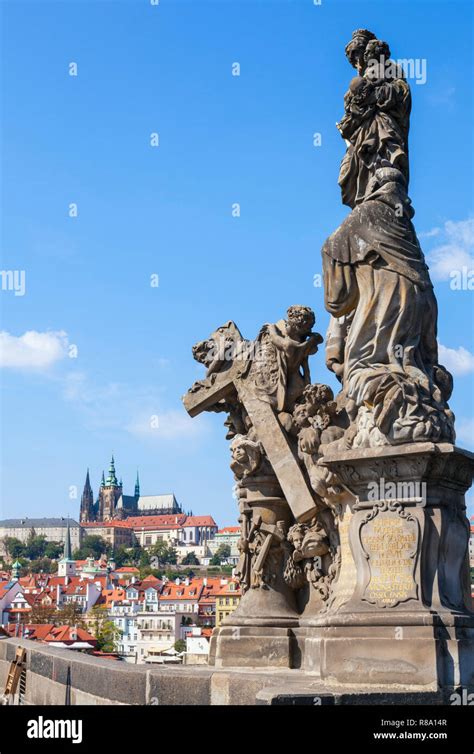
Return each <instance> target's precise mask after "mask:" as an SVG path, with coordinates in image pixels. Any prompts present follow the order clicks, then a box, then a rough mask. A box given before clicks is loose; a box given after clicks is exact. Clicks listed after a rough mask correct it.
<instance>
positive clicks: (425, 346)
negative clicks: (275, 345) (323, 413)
mask: <svg viewBox="0 0 474 754" xmlns="http://www.w3.org/2000/svg"><path fill="white" fill-rule="evenodd" d="M389 54H390V52H389V49H388V45H386V43H385V42H381V41H380V40H377V39H375V36H374V35H373V34H372V33H371V32H368V31H366V30H358V31H356V32H354V34H353V39H352V40H351V42H350V43H349V44H348V46H347V47H346V55H347V56H348V59H349V61H350V62H351V64H352V65H354V67H356V68H357V70H358V72H359V74H360V75H359V77H358V78H357V79H353V80H352V82H351V84H350V88H349V92H348V93H347V94H346V96H345V111H346V113H345V115H344V117H343V119H342V121H341V122H340V124H339V129H340V131H341V134H342V135H343V136H344V138H345V139H346V141H347V144H348V147H347V151H346V155H345V157H344V159H343V163H342V166H341V173H340V177H339V183H340V186H341V192H342V200H343V202H344V203H345V204H348V205H349V206H350V207H351V208H352V212H351V213H350V215H348V217H346V219H345V220H344V222H343V223H342V225H341V226H340V227H339V228H338V229H337V230H336V231H334V233H333V234H332V235H331V236H330V237H329V238H328V239H327V241H326V242H325V244H324V246H323V249H322V258H323V272H324V290H325V305H326V309H327V310H328V311H329V312H330V314H331V315H332V320H331V323H330V326H329V330H328V337H327V365H328V366H329V368H330V369H332V370H333V371H334V373H335V374H336V376H337V377H338V379H339V380H341V382H342V391H343V395H344V400H345V407H346V410H347V414H348V415H349V418H350V421H351V426H350V427H349V428H348V430H347V432H346V434H345V437H344V440H343V441H342V444H343V445H344V446H345V447H363V446H369V447H375V446H378V445H385V444H398V443H404V442H411V441H425V440H434V441H443V440H444V441H448V442H452V441H454V416H453V414H452V412H451V411H450V409H449V407H448V404H447V401H448V399H449V397H450V394H451V390H452V378H451V375H450V374H449V372H448V371H447V370H446V369H445V368H444V367H443V366H441V365H440V364H439V362H438V346H437V340H436V333H437V318H438V311H437V303H436V298H435V295H434V292H433V286H432V284H431V280H430V276H429V271H428V267H427V265H426V263H425V258H424V255H423V252H422V250H421V248H420V244H419V242H418V239H417V237H416V233H415V229H414V226H413V224H412V217H413V215H414V210H413V208H412V206H411V202H410V199H409V197H408V194H407V190H408V128H409V115H410V90H409V86H408V84H407V82H406V81H405V79H404V77H403V74H402V72H401V71H400V70H399V68H398V66H396V65H395V64H394V63H393V62H392V61H390V60H389Z"/></svg>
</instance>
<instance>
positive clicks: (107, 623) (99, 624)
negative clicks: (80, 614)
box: [92, 607, 122, 652]
mask: <svg viewBox="0 0 474 754" xmlns="http://www.w3.org/2000/svg"><path fill="white" fill-rule="evenodd" d="M92 616H93V618H94V623H93V626H92V631H93V634H94V636H95V638H96V639H97V645H96V649H98V650H99V652H116V651H117V642H118V641H119V639H120V637H121V636H122V631H121V630H120V629H119V628H117V626H116V625H115V623H114V622H113V621H111V620H109V618H108V615H107V610H105V609H104V608H103V607H93V608H92Z"/></svg>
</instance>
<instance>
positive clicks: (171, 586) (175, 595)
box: [159, 579, 202, 602]
mask: <svg viewBox="0 0 474 754" xmlns="http://www.w3.org/2000/svg"><path fill="white" fill-rule="evenodd" d="M201 592H202V579H193V580H192V581H191V583H190V584H189V585H188V586H186V584H184V583H182V584H175V582H174V581H168V582H167V583H166V584H165V585H164V587H163V590H162V592H161V594H160V597H159V601H160V602H161V601H163V602H167V601H168V600H169V601H173V602H176V600H194V601H196V602H197V601H198V600H199V597H200V596H201Z"/></svg>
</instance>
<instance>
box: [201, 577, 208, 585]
mask: <svg viewBox="0 0 474 754" xmlns="http://www.w3.org/2000/svg"><path fill="white" fill-rule="evenodd" d="M202 584H203V586H207V576H204V578H203V580H202Z"/></svg>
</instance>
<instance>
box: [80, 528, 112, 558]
mask: <svg viewBox="0 0 474 754" xmlns="http://www.w3.org/2000/svg"><path fill="white" fill-rule="evenodd" d="M110 549H111V548H110V545H109V543H108V542H106V540H105V539H104V538H103V537H99V535H98V534H89V535H88V536H86V537H84V539H83V540H82V544H81V546H80V547H78V548H77V550H74V554H73V558H74V560H85V559H86V558H94V559H95V560H97V558H100V556H101V555H102V554H103V553H104V552H105V553H110Z"/></svg>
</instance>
